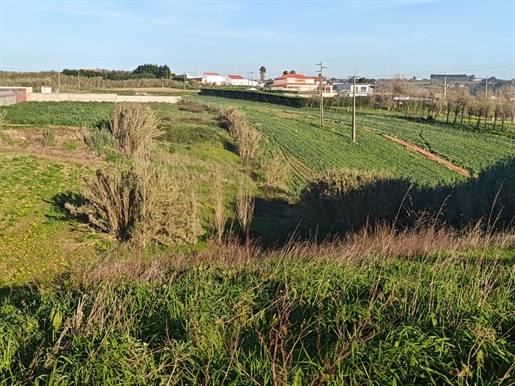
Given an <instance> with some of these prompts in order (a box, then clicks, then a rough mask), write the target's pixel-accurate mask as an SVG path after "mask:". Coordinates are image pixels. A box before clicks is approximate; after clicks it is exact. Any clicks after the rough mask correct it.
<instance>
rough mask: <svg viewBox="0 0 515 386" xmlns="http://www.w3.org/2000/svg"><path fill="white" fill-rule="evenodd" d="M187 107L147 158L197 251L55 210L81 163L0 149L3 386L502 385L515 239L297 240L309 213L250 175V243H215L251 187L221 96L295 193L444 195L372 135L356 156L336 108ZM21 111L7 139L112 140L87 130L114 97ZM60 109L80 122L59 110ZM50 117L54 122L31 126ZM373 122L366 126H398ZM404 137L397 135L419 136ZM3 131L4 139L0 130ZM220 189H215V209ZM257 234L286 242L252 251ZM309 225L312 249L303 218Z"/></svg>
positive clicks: (381, 231)
mask: <svg viewBox="0 0 515 386" xmlns="http://www.w3.org/2000/svg"><path fill="white" fill-rule="evenodd" d="M191 100H192V101H193V102H195V101H201V102H202V106H201V108H199V106H198V104H195V103H192V104H186V105H185V106H186V107H185V106H184V105H183V106H182V107H181V105H164V104H153V105H152V108H153V110H154V111H155V112H156V114H157V116H158V117H159V119H160V128H161V129H162V130H164V132H165V135H164V137H163V138H161V140H160V144H159V146H158V149H157V150H156V151H154V152H153V153H152V155H151V157H152V158H153V159H154V160H159V161H162V162H164V164H165V165H166V167H167V168H168V170H169V171H170V172H171V173H172V172H173V173H174V174H173V175H174V176H175V178H176V180H177V181H179V182H180V183H181V184H183V186H185V187H188V188H189V187H192V188H193V187H194V188H195V193H196V197H197V199H198V202H199V211H200V213H201V216H202V226H203V228H204V229H205V231H206V232H207V234H206V235H205V236H203V238H202V239H201V240H200V242H199V243H198V244H197V245H195V246H177V247H165V246H163V245H149V246H147V247H146V248H135V247H132V246H130V245H125V244H118V243H115V242H114V241H112V240H111V239H110V238H108V237H106V236H104V235H103V234H101V233H100V232H98V230H95V229H93V228H91V227H88V226H86V225H85V224H84V223H83V222H81V221H80V220H77V219H72V218H70V217H69V214H68V213H67V212H66V211H64V210H63V207H64V203H65V202H70V201H73V200H77V194H78V193H80V184H79V181H80V179H81V176H83V175H85V174H87V173H90V172H92V169H93V167H94V165H93V164H88V163H85V164H82V163H72V162H64V161H60V160H57V159H54V160H52V159H51V158H50V159H49V158H43V157H41V158H40V157H37V156H28V155H21V154H20V155H17V154H16V153H15V149H11V151H10V152H4V151H1V152H0V272H1V274H0V298H1V301H0V385H11V384H35V385H43V384H45V385H47V384H58V385H82V384H139V385H146V384H153V385H154V384H155V385H160V384H162V385H165V384H176V385H186V384H187V385H196V384H202V385H222V384H237V385H287V384H288V385H290V384H291V385H317V384H319V385H322V384H328V385H342V384H345V385H363V384H377V385H415V384H417V385H426V384H427V385H464V386H465V385H473V384H476V385H512V384H514V382H515V366H514V365H513V364H514V363H515V333H514V329H513V326H514V325H515V316H514V315H515V306H514V305H515V282H514V280H515V279H514V278H515V272H514V270H513V267H514V263H515V261H514V259H515V254H514V251H515V247H514V245H515V244H514V240H515V235H514V234H513V233H510V232H504V233H503V232H499V233H495V232H492V231H491V229H489V228H488V231H485V230H484V228H483V227H481V226H480V225H481V224H479V225H478V226H477V227H474V228H468V229H462V230H453V229H451V228H450V227H449V226H445V225H443V226H440V224H439V222H438V221H437V220H435V219H433V218H426V219H425V221H422V222H420V223H418V226H415V227H412V228H406V229H404V230H399V229H395V228H394V227H391V226H378V227H376V228H374V229H372V228H366V229H363V230H361V231H357V232H354V233H348V234H347V235H346V237H345V238H343V237H339V238H338V237H337V238H334V239H333V240H327V241H324V242H317V241H306V239H302V238H300V237H298V236H299V233H300V228H302V226H303V225H304V222H307V221H308V220H307V219H306V218H304V219H303V220H302V221H300V222H297V217H296V216H297V215H299V214H302V213H304V212H305V211H306V208H305V207H302V206H301V205H299V204H298V202H295V199H296V197H295V195H294V194H293V193H292V191H288V192H285V191H281V190H279V189H278V190H273V189H269V190H265V189H264V187H263V185H262V181H260V180H259V173H260V171H253V172H254V174H252V173H251V177H254V178H255V179H258V183H257V185H259V187H260V188H261V189H262V190H261V193H259V194H260V195H261V196H259V195H258V197H256V215H255V217H254V218H255V221H254V222H253V224H252V225H251V231H250V233H249V234H250V238H249V239H248V240H246V241H245V242H243V241H242V240H241V239H240V238H238V237H237V234H236V230H233V233H231V234H229V235H226V236H225V237H223V238H222V240H221V241H220V240H219V239H217V240H216V241H215V240H212V239H211V237H210V232H211V233H213V232H214V227H215V225H214V224H215V215H216V213H215V209H216V208H215V207H216V206H220V198H221V199H222V200H221V202H222V205H225V206H226V209H229V208H231V207H232V206H233V204H234V202H235V199H236V197H237V193H238V186H239V185H240V184H239V181H240V180H242V179H248V181H249V182H250V177H248V176H247V175H246V174H245V172H246V170H245V168H244V165H243V164H242V162H241V161H240V159H239V158H238V157H237V156H236V154H235V153H234V150H235V143H234V140H233V139H232V138H231V137H230V136H229V134H228V133H227V132H226V131H225V130H222V129H220V128H219V127H218V122H217V120H216V117H217V115H218V109H219V107H220V106H225V105H226V104H229V103H231V104H232V103H234V104H235V105H238V108H239V109H241V110H242V111H244V112H245V114H246V117H247V120H248V121H250V122H251V123H252V124H253V125H254V127H255V128H256V129H258V130H259V131H261V132H262V133H263V137H264V138H265V139H266V140H267V141H268V142H267V146H268V150H269V152H270V153H273V152H272V150H274V151H275V150H277V151H279V150H281V151H282V154H283V156H285V157H288V158H287V159H289V160H290V161H291V162H292V164H291V167H293V166H295V167H296V169H293V170H294V172H295V173H296V175H297V182H296V183H297V184H298V185H297V186H298V187H300V186H301V182H302V180H303V179H307V178H308V177H310V176H311V175H313V174H315V173H318V172H321V171H324V170H326V169H327V168H330V167H337V166H341V165H346V166H352V167H355V168H357V169H359V168H362V169H363V170H365V169H372V170H376V169H378V168H380V164H381V162H383V164H384V165H387V166H388V168H391V169H392V170H393V172H394V173H397V175H398V176H411V177H412V178H413V179H418V180H417V181H418V182H419V183H420V184H426V186H431V184H435V183H443V182H445V181H448V183H450V182H449V181H452V179H453V178H454V177H453V174H452V173H450V172H448V171H446V170H442V169H439V168H438V167H435V166H434V165H430V164H425V163H424V162H425V161H424V162H421V161H420V160H419V159H418V158H417V157H416V156H413V155H410V153H407V152H406V151H404V150H403V149H402V148H401V147H400V146H397V145H393V144H388V141H386V140H385V139H384V138H382V137H381V136H380V135H378V134H374V133H366V134H365V133H363V134H362V135H361V133H360V135H361V137H359V141H360V142H359V143H358V145H357V146H351V145H350V144H348V132H350V130H348V123H346V116H345V115H343V114H340V113H338V114H335V115H334V116H332V115H329V116H328V117H327V127H325V128H324V129H320V128H318V127H316V115H315V114H316V112H314V111H310V110H305V111H304V110H302V111H299V110H293V109H285V108H282V107H278V106H269V105H262V104H259V105H254V104H248V103H243V102H239V101H230V102H229V101H225V100H215V99H204V98H196V97H195V98H192V99H191ZM83 105H87V107H84V106H83ZM18 106H22V105H18ZM18 106H14V107H9V108H6V111H7V112H8V114H7V116H6V125H7V127H8V128H12V127H16V125H24V130H28V131H30V130H37V132H38V133H42V132H44V130H46V129H50V128H51V126H53V125H64V126H68V125H69V126H71V127H77V126H82V125H83V124H82V123H81V122H86V123H84V125H86V126H90V127H91V128H94V127H96V128H97V132H98V135H99V138H98V140H99V141H98V143H99V148H100V149H102V148H104V147H109V146H110V145H109V143H108V142H109V139H108V138H106V137H104V136H103V133H100V132H99V130H98V127H99V126H98V125H97V123H98V122H100V121H102V119H105V116H104V112H107V111H108V110H109V109H111V108H112V107H110V105H109V104H99V105H94V104H76V103H74V104H70V105H66V104H52V103H49V104H46V103H44V104H40V105H38V106H37V107H35V108H37V109H40V110H38V112H39V113H40V115H41V116H42V118H38V115H37V114H35V113H33V112H32V111H31V110H30V109H29V110H26V115H27V119H28V120H27V122H23V120H24V119H25V118H24V114H23V113H22V112H23V111H24V110H17V109H22V107H18ZM71 107H73V109H75V111H76V112H77V114H78V115H77V116H72V115H67V111H68V110H69V109H70V108H71ZM83 107H84V109H83ZM45 108H47V109H48V110H51V111H52V114H53V115H54V118H53V123H44V122H46V121H45V119H47V118H44V117H45V116H46V114H47V113H46V112H45V111H44V110H45ZM89 108H92V109H94V111H89V110H88V109H89ZM81 114H82V115H81ZM108 116H109V115H108ZM29 118H30V119H29ZM39 119H40V120H39ZM370 119H371V121H370V122H369V123H371V124H370V126H374V125H375V126H376V127H375V128H376V129H377V130H385V132H386V130H387V129H388V128H391V127H392V126H395V125H392V124H391V125H389V126H387V125H386V124H385V126H384V127H383V126H381V124H382V123H383V120H382V119H379V118H377V119H376V118H374V119H376V120H374V119H372V118H370ZM88 122H89V123H88ZM385 122H390V121H385ZM395 123H396V124H397V123H399V125H401V124H402V123H404V121H402V120H396V121H395ZM31 125H33V126H35V127H31ZM49 125H51V126H49ZM367 125H368V123H367ZM413 125H414V126H410V125H408V126H406V127H407V129H406V133H407V134H406V137H405V139H406V140H409V136H408V133H412V132H415V130H416V127H419V128H420V130H421V128H422V127H424V128H425V126H416V125H415V124H413ZM27 126H28V127H27ZM295 130H297V131H295ZM392 130H393V129H392ZM438 130H440V129H438ZM442 130H443V128H442ZM59 133H60V131H59V130H56V132H55V137H56V140H58V139H59V138H58V137H59ZM2 134H3V133H2V132H0V135H2ZM392 134H394V135H397V134H395V133H393V132H392ZM399 135H400V134H399ZM410 135H411V134H410ZM442 135H443V134H442ZM446 135H449V137H445V138H446V141H451V140H453V138H457V137H458V136H459V134H456V133H454V132H452V133H450V134H446ZM0 138H1V139H2V146H4V145H9V143H8V142H9V141H10V140H11V137H10V136H9V135H7V131H6V132H5V140H4V137H0ZM62 146H63V149H64V148H66V146H65V145H64V144H63V145H62ZM431 146H432V149H435V148H436V146H437V144H436V142H434V143H432V145H431ZM441 146H442V147H441V148H440V149H441V150H438V151H441V152H442V155H444V154H447V153H445V152H446V151H447V150H445V151H444V149H445V148H444V146H443V145H441ZM503 146H504V147H508V145H503V144H502V143H500V144H499V145H498V147H503ZM71 147H72V146H70V150H69V151H73V150H72V149H71ZM385 149H386V150H387V151H386V150H385ZM475 149H480V146H478V147H477V148H475ZM65 150H66V149H65ZM451 150H452V149H451ZM508 150H509V149H508ZM435 151H436V150H435ZM477 151H479V150H477ZM500 151H503V150H499V152H500ZM374 153H378V154H374ZM279 154H281V153H279ZM331 154H333V157H331ZM456 154H457V153H456ZM496 154H499V153H496ZM270 155H272V154H270ZM451 155H452V154H447V156H449V157H451ZM274 156H277V153H274ZM476 157H480V153H476ZM293 159H296V161H295V160H293ZM382 159H383V161H381V160H382ZM292 160H293V161H292ZM353 162H354V163H353ZM395 162H398V165H397V166H396V165H395ZM407 163H408V166H406V164H407ZM424 165H427V166H424ZM394 166H395V167H394ZM508 171H509V168H508ZM410 173H411V174H410ZM424 173H425V176H426V177H424ZM445 173H450V174H445ZM424 178H426V179H427V180H426V181H424ZM435 181H436V182H435ZM215 183H218V184H221V186H222V187H223V197H218V200H217V199H215V198H214V197H213V192H212V190H213V186H214V184H215ZM253 183H254V186H253V188H254V189H255V185H256V182H255V181H254V182H253ZM507 183H508V182H506V184H507ZM254 191H255V190H254ZM500 199H501V198H500ZM217 210H220V209H219V208H218V209H217ZM274 211H275V212H274ZM272 212H274V213H275V215H277V217H273V216H272ZM232 216H234V215H232ZM301 218H302V217H301ZM265 220H268V221H265ZM231 222H233V224H235V220H234V218H229V219H228V226H230V223H231ZM286 223H287V224H286ZM259 224H260V226H261V227H262V228H268V232H269V233H268V234H269V235H270V234H271V235H270V237H271V238H272V237H273V236H275V235H276V234H278V233H284V237H287V236H290V239H289V240H290V241H289V242H287V243H285V244H284V245H283V246H282V247H279V246H278V245H270V244H268V245H261V244H260V243H259V242H258V241H257V238H256V235H257V234H258V233H257V230H258V228H259V227H258V225H259ZM292 224H293V227H292ZM311 225H313V224H310V226H311ZM296 226H297V229H298V230H299V233H297V234H294V235H291V232H292V231H293V230H294V229H295V227H296ZM308 230H309V231H311V232H312V233H311V236H312V238H311V240H315V239H316V238H317V236H318V234H317V232H318V230H319V228H317V224H314V225H313V226H312V227H311V228H309V229H308ZM265 231H267V229H263V233H259V235H263V234H265V236H266V235H267V234H266V233H265ZM302 240H304V241H302ZM56 241H57V242H56Z"/></svg>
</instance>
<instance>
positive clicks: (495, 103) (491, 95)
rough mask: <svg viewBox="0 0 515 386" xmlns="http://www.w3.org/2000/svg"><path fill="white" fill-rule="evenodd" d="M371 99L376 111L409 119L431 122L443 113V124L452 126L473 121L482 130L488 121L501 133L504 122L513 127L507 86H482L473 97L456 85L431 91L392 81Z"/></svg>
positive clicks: (514, 102)
mask: <svg viewBox="0 0 515 386" xmlns="http://www.w3.org/2000/svg"><path fill="white" fill-rule="evenodd" d="M372 99H373V100H372V103H373V105H374V107H376V108H379V109H387V110H399V111H403V112H405V113H406V115H408V116H411V117H425V118H426V119H434V118H436V117H439V116H441V115H442V114H443V115H444V117H445V121H446V123H449V124H453V125H455V124H457V123H458V122H459V123H460V124H463V123H464V121H465V119H466V120H467V121H468V122H471V121H472V119H473V118H474V119H475V125H476V128H479V127H480V126H481V124H483V125H484V126H485V127H486V124H487V122H488V121H490V122H492V125H493V128H494V129H496V128H497V127H498V126H500V128H501V129H502V130H504V129H505V123H506V122H507V121H509V122H511V123H512V124H513V121H514V119H515V92H514V89H513V87H512V86H511V85H504V86H502V87H500V88H497V89H495V90H488V89H487V88H486V87H485V88H484V89H483V90H481V91H479V92H477V93H476V94H475V95H474V94H472V92H471V90H470V89H469V88H468V87H466V86H461V85H459V84H450V85H447V87H446V88H444V89H443V90H442V89H438V90H435V89H432V90H431V89H424V88H420V87H412V86H411V85H410V83H409V82H406V81H404V80H402V79H394V80H392V81H390V82H389V83H388V84H386V85H384V86H383V87H378V88H377V89H376V93H375V94H374V95H373V96H372Z"/></svg>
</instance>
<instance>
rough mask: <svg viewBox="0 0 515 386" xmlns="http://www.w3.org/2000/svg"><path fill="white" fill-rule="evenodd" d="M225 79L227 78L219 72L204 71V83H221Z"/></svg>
mask: <svg viewBox="0 0 515 386" xmlns="http://www.w3.org/2000/svg"><path fill="white" fill-rule="evenodd" d="M224 81H225V78H224V77H223V76H222V75H220V74H219V73H218V72H203V73H202V84H217V85H221V84H223V83H224Z"/></svg>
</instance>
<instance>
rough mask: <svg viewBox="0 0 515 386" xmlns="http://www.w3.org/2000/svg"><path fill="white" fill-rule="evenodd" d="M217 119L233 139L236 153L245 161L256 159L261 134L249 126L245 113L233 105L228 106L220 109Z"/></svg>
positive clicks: (258, 152)
mask: <svg viewBox="0 0 515 386" xmlns="http://www.w3.org/2000/svg"><path fill="white" fill-rule="evenodd" d="M218 119H219V121H220V123H221V124H222V125H223V126H225V127H227V130H228V131H229V134H231V136H232V137H233V138H234V139H235V141H236V146H237V151H238V155H239V156H240V157H241V158H242V159H244V160H246V161H255V160H257V158H258V156H259V154H260V147H259V143H260V141H261V134H260V133H259V132H258V131H256V130H254V129H253V128H251V127H249V125H248V124H247V121H246V118H245V114H244V113H243V112H241V111H239V110H237V109H236V108H234V107H228V108H226V109H222V110H221V111H220V113H219V117H218Z"/></svg>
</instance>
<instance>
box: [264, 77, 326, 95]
mask: <svg viewBox="0 0 515 386" xmlns="http://www.w3.org/2000/svg"><path fill="white" fill-rule="evenodd" d="M319 83H320V77H318V76H306V75H302V74H285V75H282V76H280V77H278V78H275V79H274V83H272V84H271V85H269V86H268V87H269V88H270V90H271V91H286V92H294V93H297V94H314V93H316V92H320V88H319ZM322 87H323V89H324V90H323V93H324V94H328V95H332V94H333V87H332V86H331V85H330V84H329V83H328V82H327V80H326V79H325V78H324V79H323V80H322Z"/></svg>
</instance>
